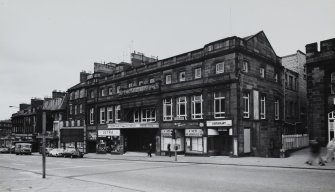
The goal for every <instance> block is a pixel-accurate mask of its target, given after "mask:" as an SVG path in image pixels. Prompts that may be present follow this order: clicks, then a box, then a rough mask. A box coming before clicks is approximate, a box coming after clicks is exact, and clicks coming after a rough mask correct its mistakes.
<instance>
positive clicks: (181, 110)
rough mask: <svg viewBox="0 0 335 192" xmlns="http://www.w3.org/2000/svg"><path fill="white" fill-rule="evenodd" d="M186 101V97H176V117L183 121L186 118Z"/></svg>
mask: <svg viewBox="0 0 335 192" xmlns="http://www.w3.org/2000/svg"><path fill="white" fill-rule="evenodd" d="M186 106H187V100H186V97H178V98H177V117H182V118H184V120H185V119H186V117H187V112H186Z"/></svg>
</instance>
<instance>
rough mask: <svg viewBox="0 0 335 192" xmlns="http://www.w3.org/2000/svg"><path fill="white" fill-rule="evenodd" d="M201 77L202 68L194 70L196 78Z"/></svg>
mask: <svg viewBox="0 0 335 192" xmlns="http://www.w3.org/2000/svg"><path fill="white" fill-rule="evenodd" d="M200 78H201V68H196V69H195V70H194V79H200Z"/></svg>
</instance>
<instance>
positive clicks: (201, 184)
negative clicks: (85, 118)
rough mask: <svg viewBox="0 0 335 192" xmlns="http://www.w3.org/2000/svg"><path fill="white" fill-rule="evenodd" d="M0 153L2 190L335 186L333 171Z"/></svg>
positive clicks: (304, 190)
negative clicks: (43, 163)
mask: <svg viewBox="0 0 335 192" xmlns="http://www.w3.org/2000/svg"><path fill="white" fill-rule="evenodd" d="M46 161H47V162H46V166H47V170H46V174H47V175H46V179H42V175H41V172H42V171H41V169H42V158H41V156H36V155H33V156H16V155H13V154H0V191H25V192H26V191H43V192H45V191H57V192H58V191H81V192H83V191H102V190H103V191H104V192H105V191H127V192H134V191H153V192H157V191H183V192H184V191H192V192H204V191H218V192H219V191H220V192H221V191H225V192H227V191H234V192H242V191H243V192H244V191H259V192H262V191H266V192H269V191H285V192H289V191H294V192H296V191H302V192H308V191H313V192H314V191H325V192H326V191H327V192H328V191H334V190H335V181H334V178H335V173H334V171H333V170H308V169H294V168H271V167H253V166H243V167H240V166H232V165H210V164H196V163H174V162H147V161H126V160H105V159H88V158H83V159H70V158H54V157H47V158H46Z"/></svg>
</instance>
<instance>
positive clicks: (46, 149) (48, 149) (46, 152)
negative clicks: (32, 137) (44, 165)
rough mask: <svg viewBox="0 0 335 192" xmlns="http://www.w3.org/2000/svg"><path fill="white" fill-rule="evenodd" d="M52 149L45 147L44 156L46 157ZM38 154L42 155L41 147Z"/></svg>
mask: <svg viewBox="0 0 335 192" xmlns="http://www.w3.org/2000/svg"><path fill="white" fill-rule="evenodd" d="M52 149H53V148H52V147H46V148H45V155H47V156H48V155H49V153H50V151H51V150H52ZM40 154H42V147H41V148H40Z"/></svg>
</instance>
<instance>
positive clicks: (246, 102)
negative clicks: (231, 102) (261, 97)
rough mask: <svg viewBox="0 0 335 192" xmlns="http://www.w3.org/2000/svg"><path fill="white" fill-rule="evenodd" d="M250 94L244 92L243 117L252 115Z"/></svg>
mask: <svg viewBox="0 0 335 192" xmlns="http://www.w3.org/2000/svg"><path fill="white" fill-rule="evenodd" d="M249 113H250V94H249V93H243V118H249V117H250V114H249Z"/></svg>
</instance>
